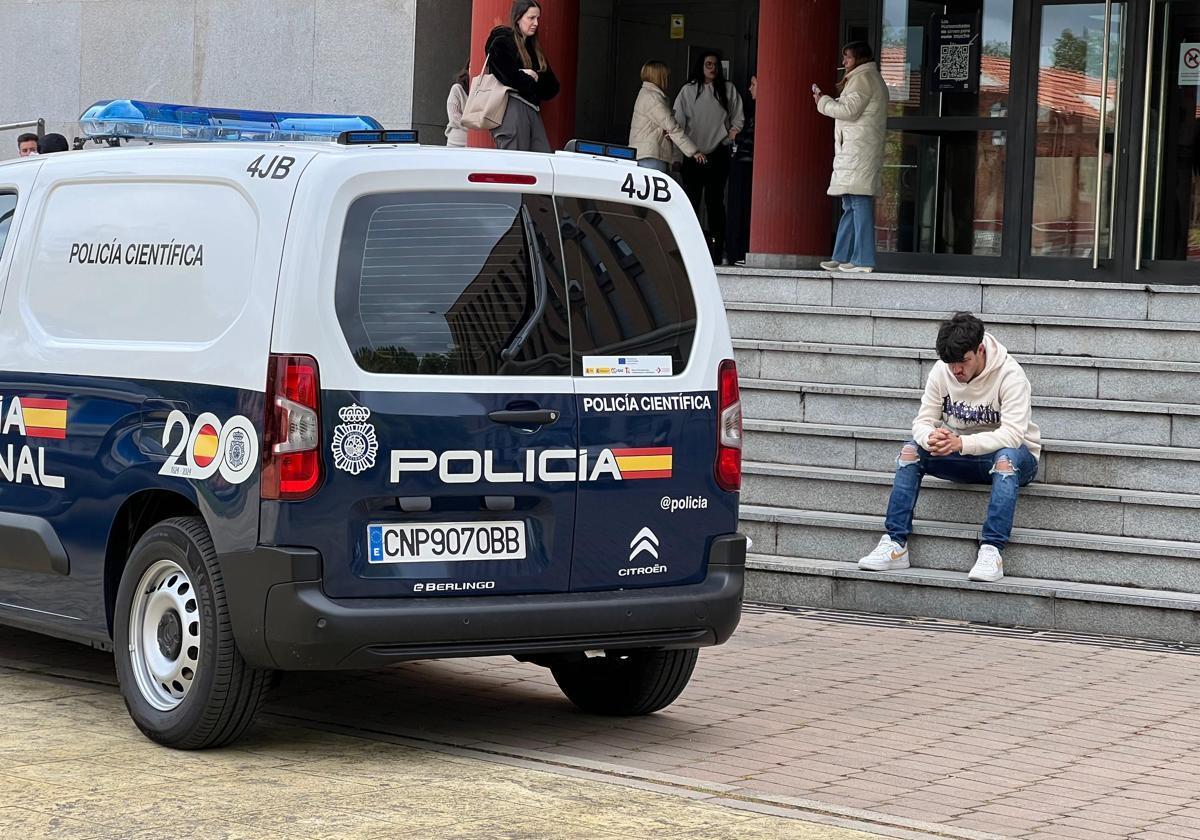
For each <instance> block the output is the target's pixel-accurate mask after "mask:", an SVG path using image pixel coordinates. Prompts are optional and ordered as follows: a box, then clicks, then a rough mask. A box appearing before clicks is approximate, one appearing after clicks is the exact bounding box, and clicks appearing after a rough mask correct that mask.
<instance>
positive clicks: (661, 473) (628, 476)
mask: <svg viewBox="0 0 1200 840" xmlns="http://www.w3.org/2000/svg"><path fill="white" fill-rule="evenodd" d="M670 477H671V471H670V470H643V471H642V472H632V473H627V472H625V471H624V470H622V471H621V478H623V479H625V480H626V481H635V480H637V479H639V478H670Z"/></svg>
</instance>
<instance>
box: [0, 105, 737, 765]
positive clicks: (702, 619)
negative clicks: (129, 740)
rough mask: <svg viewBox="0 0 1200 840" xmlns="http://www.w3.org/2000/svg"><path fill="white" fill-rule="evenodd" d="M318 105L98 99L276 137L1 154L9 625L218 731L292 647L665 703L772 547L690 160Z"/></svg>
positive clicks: (153, 731)
mask: <svg viewBox="0 0 1200 840" xmlns="http://www.w3.org/2000/svg"><path fill="white" fill-rule="evenodd" d="M106 109H107V111H106ZM292 116H293V117H294V122H295V123H296V125H298V126H299V127H298V128H296V127H294V133H295V134H298V135H300V136H305V137H307V136H308V135H307V134H305V132H313V133H319V132H320V130H321V120H320V119H319V118H317V117H313V118H311V119H308V117H307V115H292ZM286 119H288V116H287V115H263V114H261V113H257V114H239V113H237V112H205V111H204V109H196V108H191V109H188V108H172V107H170V106H159V105H153V104H152V103H150V104H147V103H136V102H129V101H118V102H115V103H99V104H98V106H97V108H94V109H92V110H90V111H89V112H88V114H86V115H85V119H84V120H83V125H84V127H85V129H88V130H89V131H92V132H94V133H95V136H98V137H99V136H103V135H104V134H105V132H109V133H113V132H115V133H116V134H117V135H119V136H123V137H126V138H128V137H142V138H143V139H146V138H147V137H149V138H154V137H158V138H160V139H161V138H162V137H173V138H175V139H193V140H203V139H215V140H223V139H228V140H233V139H246V138H254V139H259V140H262V141H263V142H259V143H238V142H220V143H207V144H204V143H192V144H187V143H183V144H180V143H175V144H166V143H155V144H154V145H153V146H152V147H147V148H133V147H126V148H120V149H96V150H93V151H88V152H78V153H71V154H57V155H51V156H42V157H34V158H25V159H21V160H18V161H11V162H7V163H3V164H0V623H3V624H6V625H10V626H13V627H18V628H24V629H27V630H33V631H37V632H41V633H45V634H50V635H53V636H58V637H62V638H65V639H72V640H77V641H80V642H84V643H87V644H91V645H93V646H96V647H99V648H102V649H111V650H112V651H113V652H114V656H115V660H116V671H117V675H118V678H119V681H120V687H121V691H122V693H123V696H124V698H125V702H126V705H127V707H128V709H129V713H130V715H131V717H132V718H133V720H134V722H135V723H136V724H137V726H138V727H139V728H140V729H141V730H142V732H144V733H145V734H146V735H147V736H148V737H149V738H151V739H153V740H155V741H157V742H160V743H162V744H166V745H169V746H172V747H178V748H185V749H188V748H202V747H210V746H217V745H222V744H227V743H229V742H231V741H232V740H234V739H236V738H237V737H238V736H239V735H240V734H242V733H243V732H244V731H245V729H246V727H247V726H248V725H249V724H250V722H251V720H252V718H253V716H254V714H255V712H256V710H257V709H258V707H259V705H260V703H261V701H262V699H263V696H264V694H265V692H266V690H267V688H268V686H269V685H270V684H272V683H273V680H272V672H274V671H280V670H283V671H287V670H302V669H346V668H364V667H372V666H378V665H385V664H388V663H394V662H398V661H404V660H417V659H432V658H441V657H461V656H482V655H511V656H515V657H517V658H518V659H520V660H522V661H527V662H532V663H536V664H538V665H542V666H545V667H548V668H549V669H550V670H551V671H552V674H553V677H554V679H555V680H556V681H557V683H558V685H559V686H560V687H561V688H562V690H563V692H564V694H565V695H566V696H567V698H569V699H570V700H571V701H572V702H574V703H575V704H576V705H577V706H579V707H580V708H581V709H583V710H585V711H587V712H591V713H597V714H608V715H640V714H647V713H651V712H654V711H657V710H659V709H661V708H663V707H665V706H667V705H668V704H670V703H671V702H672V701H674V700H675V698H676V697H677V696H678V695H679V694H680V692H681V691H682V690H683V689H684V687H685V686H686V684H687V682H688V680H689V679H690V677H691V674H692V671H693V668H694V666H695V663H696V660H697V649H698V648H700V647H704V646H708V645H716V644H721V643H722V642H724V641H725V640H727V639H728V638H729V637H730V635H731V634H732V633H733V631H734V628H735V627H736V626H737V623H738V620H739V618H740V614H741V602H742V591H743V572H744V567H745V553H746V538H745V537H744V536H742V535H741V534H739V533H738V532H737V523H738V491H739V486H740V482H741V434H742V430H741V407H740V402H739V395H738V383H737V372H736V369H735V366H734V363H733V361H732V357H733V354H732V347H731V342H730V336H729V331H728V327H727V325H726V320H725V313H724V308H723V306H722V302H721V297H720V293H719V291H718V287H717V280H716V276H715V273H714V271H713V267H712V264H711V262H710V259H709V255H708V249H707V247H706V244H705V240H704V237H703V234H702V232H701V230H700V227H699V225H698V224H697V221H696V216H695V214H694V212H693V210H692V208H691V206H690V204H689V202H688V201H687V198H686V196H685V195H684V194H683V191H682V190H681V189H680V187H679V186H678V185H677V184H676V183H675V182H674V181H672V180H670V179H669V178H667V177H665V176H662V175H659V174H658V173H656V172H653V171H651V170H647V169H640V168H638V167H637V166H636V165H635V164H634V163H632V162H630V161H629V160H627V159H623V158H627V157H628V155H629V153H630V152H632V150H628V149H624V148H622V147H610V146H605V145H603V144H590V143H584V142H579V143H577V144H575V145H574V151H573V152H559V153H556V154H530V153H521V152H505V151H495V150H479V149H449V148H445V147H422V146H420V145H419V144H417V143H415V142H413V141H414V140H415V136H414V135H413V134H412V133H411V132H403V131H401V132H390V131H383V130H379V129H378V127H377V124H373V123H372V122H370V121H365V122H359V123H354V122H352V123H351V124H350V125H351V129H352V130H345V129H346V124H345V123H344V122H341V121H335V120H331V122H333V124H334V128H335V129H336V131H334V133H335V134H337V135H338V142H329V141H328V140H325V141H324V142H309V141H295V142H293V141H286V142H283V141H278V139H277V138H278V137H279V136H283V137H289V136H292V135H290V134H288V132H287V131H284V130H282V129H281V128H280V125H281V124H282V123H283V122H284V121H285V120H286ZM246 126H249V128H247V127H246ZM264 126H266V127H265V128H264ZM139 132H141V133H140V134H139Z"/></svg>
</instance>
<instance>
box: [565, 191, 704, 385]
mask: <svg viewBox="0 0 1200 840" xmlns="http://www.w3.org/2000/svg"><path fill="white" fill-rule="evenodd" d="M559 215H560V218H561V223H562V240H563V261H564V263H565V265H566V266H567V275H568V283H569V288H570V300H571V337H572V347H573V349H574V351H575V359H576V361H575V374H576V375H580V374H581V373H582V357H583V355H585V354H586V355H597V356H617V355H626V354H628V355H635V354H636V355H643V356H670V357H671V359H672V368H673V370H674V371H675V373H677V374H678V373H680V372H682V371H683V369H684V368H685V367H686V366H687V360H688V356H689V355H690V354H691V350H692V341H693V339H694V338H695V333H696V301H695V299H694V298H693V297H692V287H691V283H690V281H689V280H688V275H687V269H686V268H685V267H684V264H683V255H682V254H680V252H679V246H678V245H677V244H676V243H675V237H674V236H672V234H671V229H670V227H668V225H667V222H666V220H665V219H663V217H662V216H660V215H659V214H658V213H656V212H654V211H653V210H650V209H648V208H645V207H637V206H631V205H627V204H619V203H616V202H610V201H594V200H591V199H586V198H564V199H559Z"/></svg>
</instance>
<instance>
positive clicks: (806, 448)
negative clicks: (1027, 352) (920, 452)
mask: <svg viewBox="0 0 1200 840" xmlns="http://www.w3.org/2000/svg"><path fill="white" fill-rule="evenodd" d="M903 434H904V433H903V432H897V433H896V440H895V441H888V440H873V439H869V438H848V437H840V436H835V435H793V434H784V433H781V432H762V431H756V430H748V431H747V432H746V443H745V451H744V454H745V458H746V460H747V461H760V462H763V463H767V464H791V465H796V466H806V467H841V468H844V469H859V470H875V471H878V472H891V471H892V470H894V469H895V467H896V456H897V455H899V454H900V447H901V445H902V444H903V440H902V439H901V436H902V435H903ZM1038 477H1039V479H1040V480H1041V481H1045V482H1048V483H1050V484H1073V485H1076V486H1079V487H1111V488H1114V489H1117V490H1151V491H1155V492H1160V493H1196V492H1198V491H1200V462H1196V461H1176V460H1168V459H1158V458H1140V457H1119V458H1118V457H1111V456H1108V455H1088V454H1084V453H1076V452H1055V451H1053V450H1051V451H1043V452H1042V457H1041V462H1040V464H1039V470H1038ZM1197 515H1198V516H1200V514H1197Z"/></svg>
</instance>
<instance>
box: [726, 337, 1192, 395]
mask: <svg viewBox="0 0 1200 840" xmlns="http://www.w3.org/2000/svg"><path fill="white" fill-rule="evenodd" d="M735 353H736V357H737V363H738V373H740V374H741V375H742V376H743V377H745V378H753V379H778V380H783V381H787V382H823V383H827V384H830V385H866V386H873V387H883V388H924V387H925V380H926V378H927V377H928V376H929V371H930V370H931V369H932V368H933V365H934V361H933V360H932V359H901V358H894V357H891V356H868V355H860V356H854V355H847V354H841V353H819V352H805V351H783V350H750V349H738V350H737V351H735ZM1022 367H1023V368H1024V370H1025V374H1026V376H1028V377H1029V383H1030V385H1031V387H1032V389H1033V393H1034V394H1037V395H1039V396H1043V397H1080V398H1083V399H1105V400H1134V401H1140V402H1165V403H1182V404H1184V405H1200V373H1187V372H1172V371H1150V370H1122V369H1113V368H1092V367H1076V366H1071V365H1047V364H1038V363H1023V365H1022Z"/></svg>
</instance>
